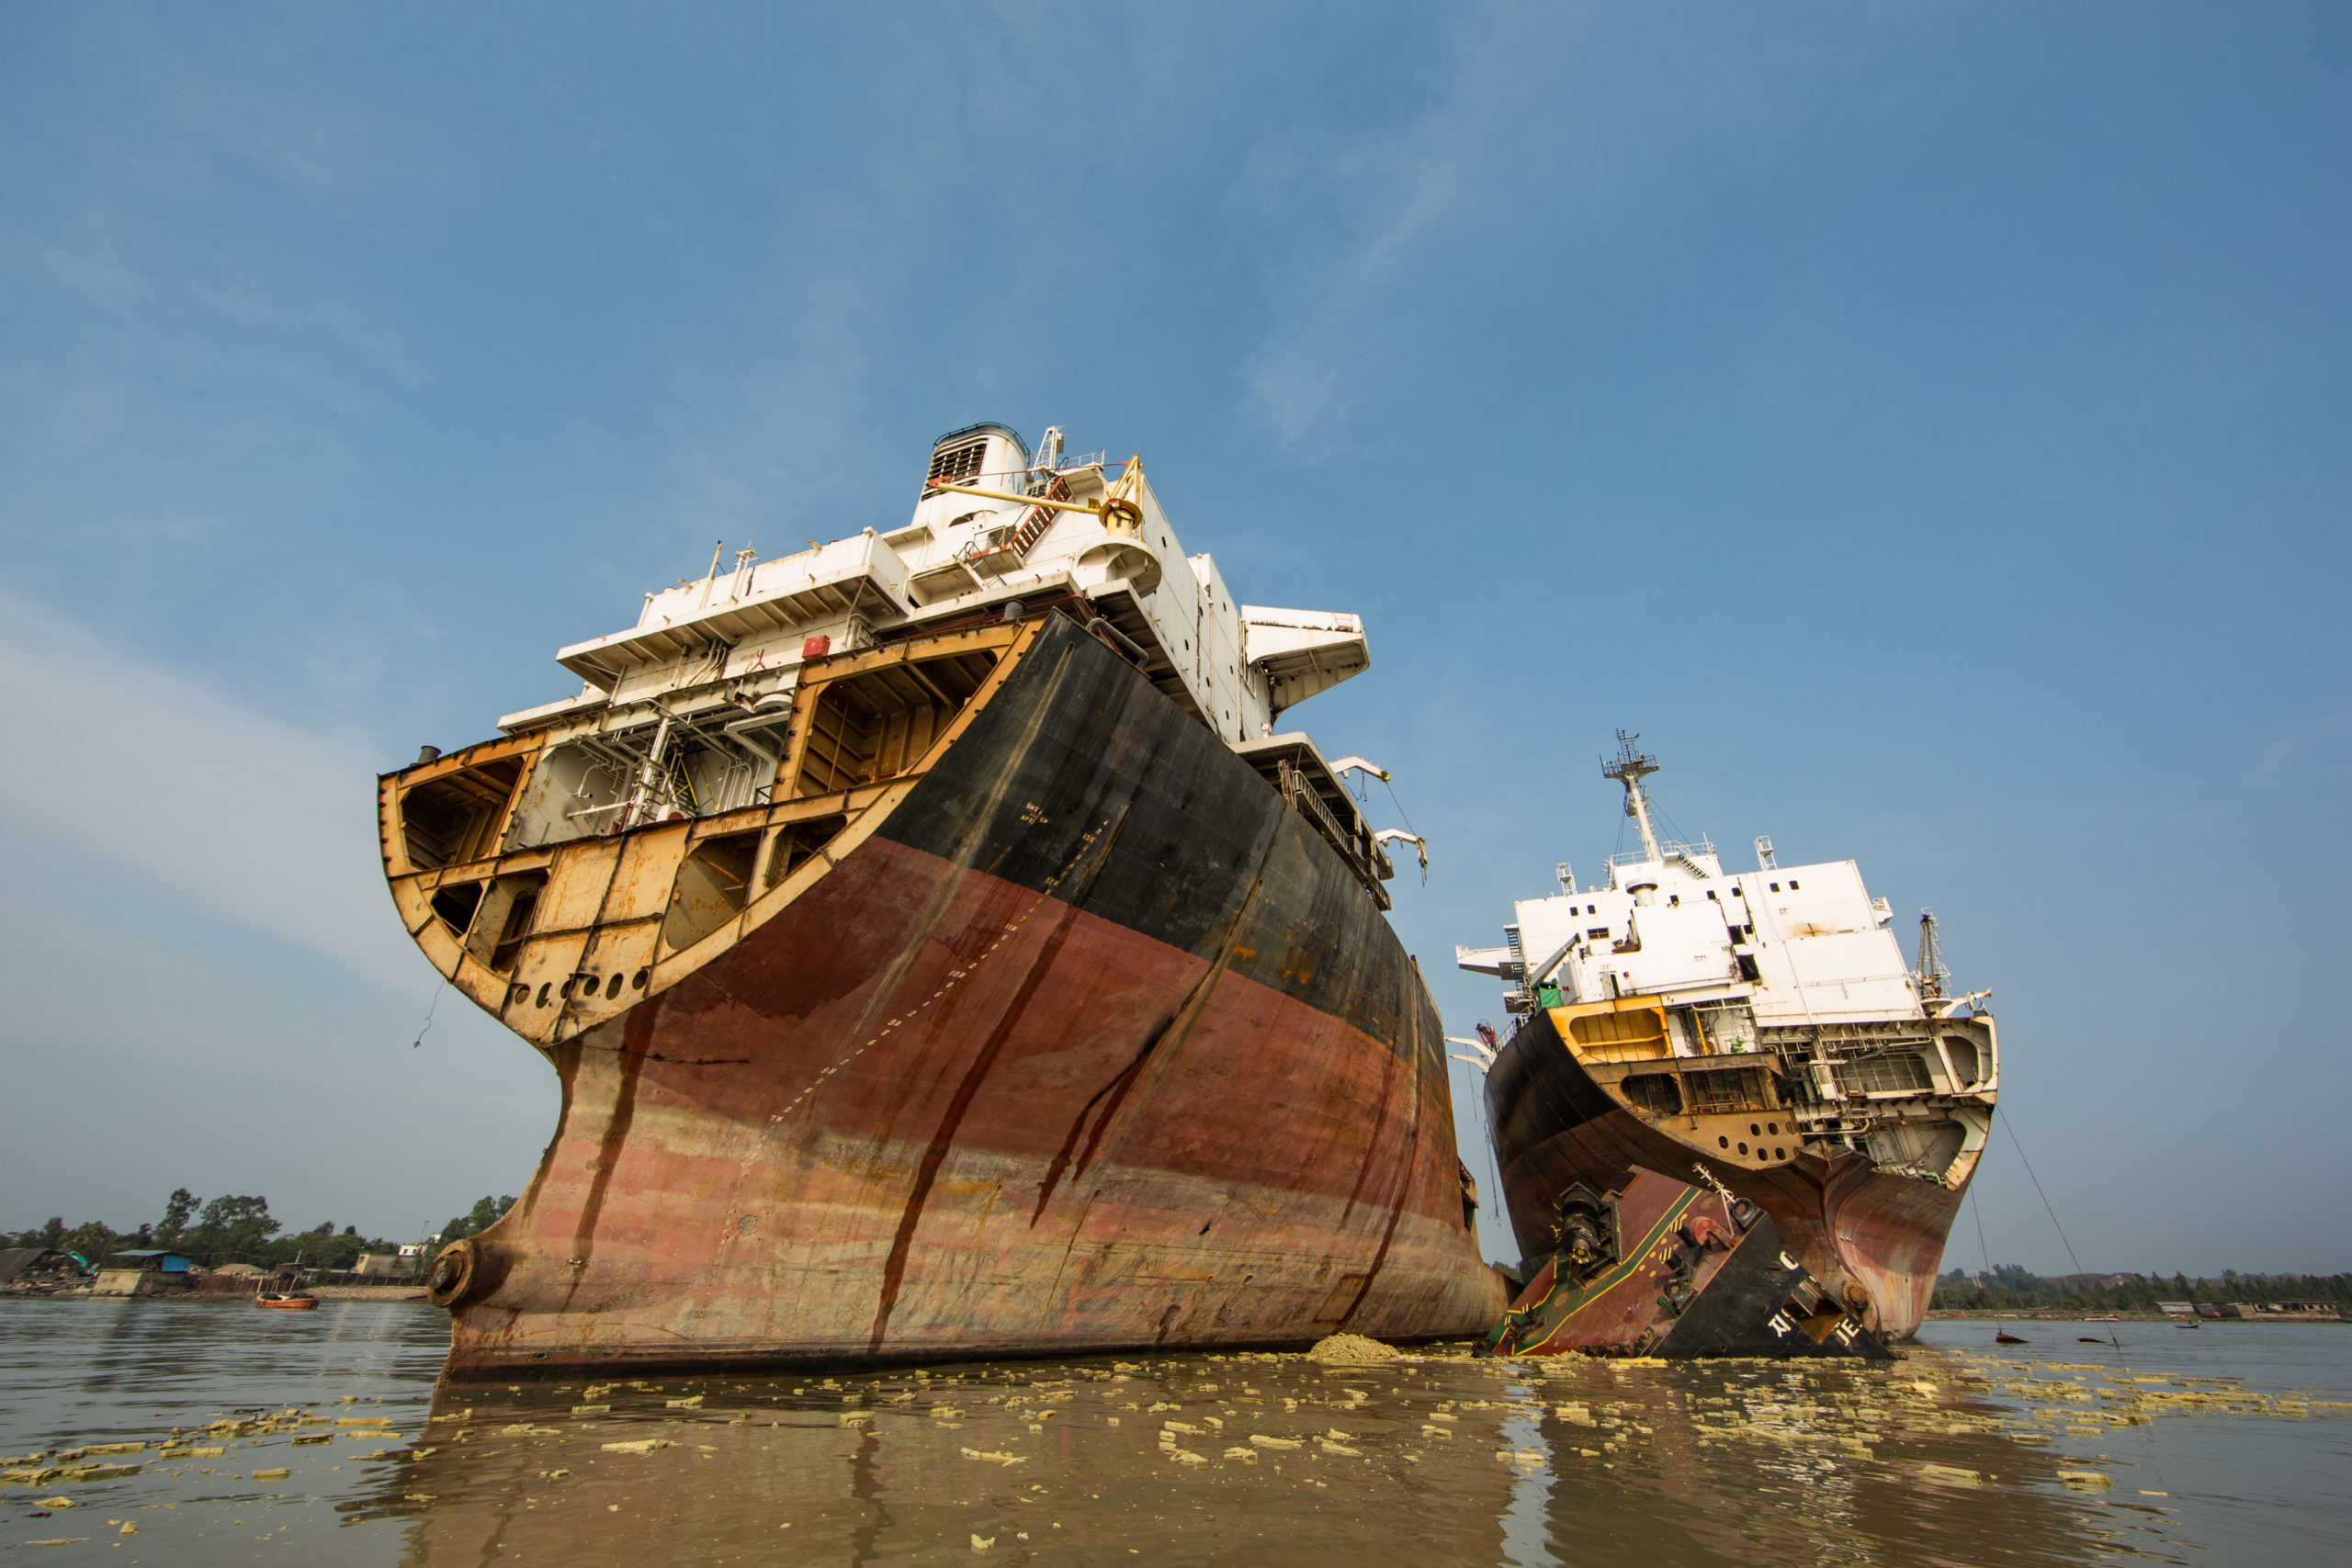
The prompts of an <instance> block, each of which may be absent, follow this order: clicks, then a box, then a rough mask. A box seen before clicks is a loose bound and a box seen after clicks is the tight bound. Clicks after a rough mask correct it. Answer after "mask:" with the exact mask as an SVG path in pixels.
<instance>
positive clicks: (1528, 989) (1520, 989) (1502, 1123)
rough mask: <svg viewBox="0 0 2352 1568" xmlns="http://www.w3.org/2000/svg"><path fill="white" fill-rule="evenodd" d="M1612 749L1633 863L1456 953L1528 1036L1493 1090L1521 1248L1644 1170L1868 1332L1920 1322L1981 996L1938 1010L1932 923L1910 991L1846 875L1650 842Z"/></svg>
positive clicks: (1973, 1161)
mask: <svg viewBox="0 0 2352 1568" xmlns="http://www.w3.org/2000/svg"><path fill="white" fill-rule="evenodd" d="M1635 739H1638V737H1634V736H1628V735H1625V734H1624V733H1623V732H1622V731H1621V732H1620V734H1619V750H1618V754H1617V756H1616V757H1615V758H1614V759H1613V760H1608V761H1604V763H1603V769H1602V771H1603V773H1605V774H1606V775H1607V776H1608V777H1610V778H1611V779H1614V780H1616V781H1618V782H1619V783H1620V784H1622V785H1623V790H1624V798H1625V815H1626V817H1627V818H1629V819H1631V820H1632V821H1633V823H1634V825H1635V827H1636V829H1637V830H1638V832H1639V836H1640V848H1639V849H1638V850H1635V851H1632V852H1627V853H1623V854H1620V855H1617V856H1614V857H1612V858H1611V861H1610V863H1609V866H1608V875H1607V877H1606V878H1605V879H1604V880H1603V881H1601V882H1599V883H1594V884H1590V885H1588V886H1581V887H1579V886H1577V880H1576V877H1575V874H1574V873H1573V872H1572V870H1571V869H1570V868H1569V867H1568V866H1566V865H1565V864H1564V865H1562V866H1561V867H1560V868H1559V879H1560V891H1559V892H1558V893H1557V894H1555V895H1554V896H1552V897H1545V898H1535V899H1528V900H1524V901H1522V902H1521V903H1520V904H1519V905H1518V906H1517V918H1516V919H1515V921H1514V922H1513V923H1512V924H1511V925H1510V926H1509V927H1507V928H1505V934H1506V937H1507V938H1508V941H1507V942H1506V944H1505V945H1504V946H1502V947H1498V948H1489V949H1484V950H1478V951H1473V950H1470V949H1466V948H1465V949H1462V950H1460V951H1459V953H1458V958H1459V961H1460V963H1461V965H1462V967H1464V968H1465V969H1470V970H1474V971H1476V972H1478V973H1482V974H1488V975H1494V976H1499V977H1500V978H1502V979H1503V980H1504V981H1505V982H1506V983H1507V984H1508V985H1509V986H1510V993H1509V996H1508V998H1507V1001H1506V1005H1507V1006H1508V1007H1509V1008H1510V1010H1511V1011H1512V1012H1513V1013H1515V1014H1519V1015H1521V1023H1520V1026H1519V1028H1518V1030H1517V1032H1515V1033H1514V1034H1513V1036H1512V1037H1511V1039H1510V1042H1509V1043H1507V1044H1505V1045H1504V1046H1503V1047H1502V1049H1501V1050H1500V1052H1499V1053H1498V1055H1496V1056H1495V1058H1494V1061H1493V1064H1492V1067H1491V1070H1490V1071H1489V1073H1488V1076H1487V1106H1488V1109H1489V1111H1491V1113H1492V1122H1493V1126H1494V1130H1495V1141H1496V1145H1497V1152H1498V1158H1499V1160H1500V1164H1501V1168H1502V1171H1503V1189H1504V1196H1505V1199H1506V1201H1507V1202H1508V1203H1509V1205H1510V1216H1511V1223H1512V1226H1513V1228H1514V1229H1515V1230H1516V1231H1517V1233H1518V1235H1519V1237H1520V1241H1521V1246H1522V1247H1527V1248H1528V1249H1529V1250H1530V1251H1532V1252H1539V1256H1540V1250H1539V1249H1541V1248H1543V1247H1546V1246H1548V1245H1549V1242H1550V1238H1551V1236H1552V1235H1553V1234H1554V1232H1555V1230H1556V1228H1557V1226H1558V1224H1559V1223H1560V1217H1559V1213H1558V1204H1559V1202H1560V1201H1561V1198H1562V1195H1563V1194H1564V1193H1566V1192H1567V1191H1568V1190H1571V1189H1573V1188H1577V1187H1582V1188H1584V1189H1586V1190H1590V1191H1594V1192H1603V1193H1606V1192H1616V1191H1620V1190H1623V1189H1624V1188H1625V1187H1626V1186H1627V1184H1628V1183H1629V1182H1630V1181H1631V1180H1632V1179H1633V1178H1634V1173H1635V1172H1636V1171H1643V1170H1646V1171H1651V1172H1655V1173H1657V1174H1658V1175H1661V1176H1666V1177H1669V1178H1672V1179H1677V1180H1681V1181H1691V1180H1693V1179H1697V1180H1700V1181H1702V1182H1714V1181H1720V1182H1721V1183H1722V1184H1723V1185H1724V1187H1725V1188H1727V1189H1728V1190H1730V1191H1731V1192H1733V1193H1735V1194H1736V1195H1737V1196H1738V1197H1740V1198H1742V1199H1746V1200H1747V1201H1752V1202H1754V1203H1755V1204H1757V1205H1758V1207H1759V1208H1761V1209H1762V1210H1763V1211H1764V1212H1765V1213H1768V1214H1770V1216H1771V1219H1772V1221H1773V1224H1775V1225H1776V1226H1777V1228H1778V1230H1779V1233H1780V1236H1781V1241H1782V1243H1783V1245H1785V1246H1786V1247H1788V1249H1789V1251H1790V1252H1791V1253H1792V1256H1793V1257H1794V1258H1795V1259H1796V1261H1797V1262H1799V1263H1801V1264H1802V1265H1803V1266H1804V1269H1807V1270H1808V1271H1809V1272H1810V1274H1811V1275H1812V1277H1813V1278H1814V1279H1815V1280H1817V1281H1819V1283H1820V1284H1821V1285H1822V1286H1823V1287H1825V1288H1826V1289H1827V1290H1828V1291H1829V1292H1831V1293H1832V1295H1833V1296H1834V1297H1835V1298H1836V1299H1837V1300H1838V1301H1839V1302H1840V1303H1843V1304H1844V1305H1845V1306H1846V1307H1848V1308H1849V1309H1850V1310H1851V1311H1853V1312H1854V1313H1856V1314H1859V1315H1860V1318H1861V1320H1862V1321H1863V1322H1864V1323H1865V1324H1866V1325H1868V1326H1870V1327H1871V1328H1872V1329H1874V1330H1876V1331H1878V1332H1880V1333H1882V1334H1883V1335H1885V1336H1887V1337H1902V1336H1907V1335H1909V1334H1910V1333H1911V1332H1912V1331H1913V1330H1915V1329H1916V1328H1917V1326H1918V1324H1919V1322H1920V1320H1921V1318H1922V1317H1923V1316H1924V1315H1925V1314H1926V1311H1927V1306H1928V1297H1929V1295H1930V1294H1931V1293H1932V1292H1933V1290H1934V1286H1935V1273H1936V1268H1937V1265H1938V1263H1939V1260H1940V1259H1941V1258H1942V1255H1943V1245H1944V1238H1945V1235H1946V1234H1947V1233H1948V1232H1949V1230H1950V1229H1951V1222H1952V1218H1953V1216H1954V1215H1955V1214H1956V1213H1958V1210H1959V1207H1960V1201H1961V1198H1962V1194H1963V1192H1964V1191H1965V1190H1966V1189H1967V1186H1968V1183H1969V1180H1970V1179H1971V1178H1972V1177H1973V1175H1974V1173H1975V1170H1976V1166H1977V1161H1978V1159H1979V1157H1980V1156H1981V1155H1982V1153H1983V1150H1984V1147H1985V1137H1986V1134H1988V1132H1989V1131H1990V1129H1991V1126H1992V1118H1993V1107H1994V1101H1995V1099H1996V1094H1997V1091H1998V1088H1999V1078H2000V1072H1999V1055H1998V1044H1997V1040H1996V1034H1995V1032H1994V1025H1993V1019H1992V1015H1991V1014H1990V1013H1989V1012H1988V1011H1986V1010H1985V1009H1984V1007H1983V1001H1984V998H1985V995H1986V994H1987V993H1985V992H1977V993H1974V994H1973V995H1969V996H1964V997H1951V996H1947V995H1946V994H1945V993H1946V988H1947V987H1946V981H1947V979H1948V976H1946V974H1945V972H1944V970H1943V966H1942V964H1941V961H1940V958H1939V955H1938V953H1937V951H1936V946H1935V928H1934V924H1933V919H1932V917H1926V918H1925V919H1924V920H1923V929H1922V942H1921V957H1920V965H1919V969H1918V971H1917V972H1916V973H1914V972H1911V971H1908V970H1906V969H1905V964H1904V959H1903V954H1902V951H1901V949H1900V947H1899V946H1898V944H1897V943H1896V942H1895V940H1894V935H1893V934H1892V933H1891V932H1890V931H1888V930H1887V929H1886V928H1887V926H1888V923H1889V922H1890V921H1891V920H1892V919H1893V917H1894V911H1893V910H1892V908H1889V906H1888V904H1887V902H1886V900H1885V899H1883V898H1872V897H1871V896H1870V894H1869V892H1868V891H1867V889H1866V888H1865V887H1864V886H1863V884H1862V880H1861V875H1860V872H1859V871H1858V870H1857V869H1856V868H1855V865H1854V863H1852V862H1851V861H1838V862H1830V863H1818V864H1813V865H1799V866H1784V865H1781V864H1780V863H1779V862H1778V860H1777V857H1776V856H1775V855H1774V853H1773V852H1772V847H1771V841H1770V840H1769V839H1758V840H1757V869H1756V870H1755V871H1753V872H1746V873H1736V874H1726V873H1725V872H1724V869H1723V866H1722V863H1721V862H1720V861H1719V859H1718V858H1717V856H1716V853H1715V849H1714V846H1713V844H1712V843H1708V842H1706V841H1704V840H1700V841H1697V842H1691V843H1681V842H1672V841H1664V840H1660V838H1659V837H1658V834H1657V830H1656V828H1655V827H1654V825H1653V822H1652V818H1651V806H1650V801H1649V796H1648V793H1647V791H1646V790H1645V788H1644V786H1643V780H1644V779H1645V777H1646V776H1647V775H1648V774H1650V773H1653V772H1655V771H1656V770H1657V763H1656V761H1654V760H1653V759H1651V758H1649V757H1647V756H1645V755H1644V754H1643V753H1641V752H1640V751H1639V750H1636V749H1635V747H1634V740H1635Z"/></svg>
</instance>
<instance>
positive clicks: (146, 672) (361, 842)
mask: <svg viewBox="0 0 2352 1568" xmlns="http://www.w3.org/2000/svg"><path fill="white" fill-rule="evenodd" d="M0 660H5V661H6V669H7V670H8V671H9V677H10V686H11V690H12V692H13V693H14V700H13V702H12V705H11V714H10V725H9V729H10V750H11V751H12V752H13V753H14V756H15V759H16V761H15V765H13V766H11V767H9V768H7V769H6V770H0V819H5V822H6V826H5V827H0V844H5V843H7V842H8V840H18V843H17V845H15V846H14V847H13V848H12V859H15V860H17V862H18V863H22V862H23V860H24V859H25V851H26V846H27V845H28V843H31V842H32V841H34V840H39V841H40V846H41V848H42V849H43V850H44V851H45V852H48V853H49V854H51V855H54V853H55V852H56V851H57V850H58V849H59V848H60V847H61V846H60V845H59V844H58V842H57V840H58V839H59V837H60V836H61V835H70V839H71V848H72V855H71V857H70V858H72V859H74V860H75V861H78V862H80V863H85V864H87V865H89V866H92V867H104V868H105V869H106V870H107V872H108V873H109V877H108V880H109V882H110V883H111V884H112V885H113V886H115V887H117V888H122V887H128V888H129V889H130V890H131V892H132V896H146V895H159V896H163V897H169V898H171V899H173V900H174V901H175V902H177V903H178V904H180V905H182V906H183V907H185V908H187V910H188V911H189V912H190V914H191V916H192V917H193V918H195V919H199V920H201V921H203V922H205V923H206V924H207V925H212V924H218V923H227V924H229V925H232V926H236V927H242V928H244V929H246V930H249V931H256V932H262V933H266V934H267V935H269V936H271V937H273V938H276V939H277V940H278V941H280V942H285V943H288V944H291V945H292V946H293V947H295V948H298V949H302V950H307V951H308V952H310V953H313V954H315V955H317V956H319V957H322V958H324V959H326V960H328V961H329V962H331V963H333V964H336V965H338V966H339V967H340V968H342V969H343V970H344V971H345V972H346V973H347V974H348V975H349V976H352V977H354V978H356V979H360V980H363V981H366V982H369V983H372V984H375V985H380V986H386V987H398V988H400V989H401V990H404V991H408V990H414V989H416V988H417V987H418V984H419V981H420V978H421V976H420V972H419V969H418V966H417V961H416V955H415V953H414V952H413V950H411V949H410V947H409V945H408V943H407V942H406V940H405V939H404V938H403V937H402V936H401V931H400V929H399V925H398V923H397V921H395V920H394V919H393V918H392V916H391V914H390V908H389V905H388V903H387V900H386V898H385V895H384V892H383V888H382V886H381V882H382V879H381V875H380V870H381V868H380V865H379V860H378V855H377V851H376V846H375V812H374V808H373V805H372V801H371V794H372V788H371V786H372V782H373V775H374V773H375V772H376V768H377V765H378V764H379V763H380V762H381V761H383V759H381V758H377V757H371V756H370V755H368V750H367V748H366V745H365V742H364V741H363V739H361V738H359V737H357V736H356V735H352V734H338V733H323V732H318V731H311V730H305V729H302V728H297V727H295V726H292V725H288V724H286V723H284V722H281V721H279V720H277V719H275V718H272V717H270V716H266V715H265V714H261V713H257V712H254V710H253V709H251V708H249V707H247V706H246V705H243V704H242V703H240V702H238V701H237V700H236V699H235V698H234V697H233V696H232V695H230V694H224V693H222V692H220V691H218V690H216V689H214V688H212V687H210V686H208V685H206V684H205V683H203V682H199V681H197V680H192V679H190V678H188V677H187V676H185V675H183V674H181V673H179V672H178V671H175V670H173V669H171V668H169V667H167V666H165V665H163V664H159V663H156V662H153V661H151V660H146V659H142V658H140V657H137V656H134V655H131V654H129V653H126V652H124V651H123V650H122V649H119V648H118V647H116V646H115V645H114V644H112V643H110V642H109V641H108V640H107V639H106V638H105V637H101V636H99V635H97V634H96V633H94V632H92V631H90V630H87V629H85V627H83V626H77V625H75V624H74V623H72V622H70V621H67V620H65V619H62V618H61V617H60V616H58V615H54V614H52V613H51V612H50V611H47V610H44V609H42V608H40V607H39V606H37V605H34V604H29V603H28V602H27V601H25V600H23V599H21V598H17V597H16V596H14V595H11V594H7V593H5V592H0ZM50 896H51V898H52V899H53V900H54V901H55V902H57V903H58V904H59V905H60V906H61V908H62V909H64V910H65V911H66V912H67V913H68V914H69V916H71V915H74V914H75V913H76V910H75V906H76V904H77V903H78V902H82V901H83V900H77V899H76V897H75V896H74V888H72V887H70V886H65V887H56V888H51V889H50ZM82 912H86V911H82Z"/></svg>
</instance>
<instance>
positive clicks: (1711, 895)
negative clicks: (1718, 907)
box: [1707, 887, 1715, 898]
mask: <svg viewBox="0 0 2352 1568" xmlns="http://www.w3.org/2000/svg"><path fill="white" fill-rule="evenodd" d="M1714 896H1715V890H1714V889H1713V888H1712V887H1710V888H1708V889H1707V897H1710V898H1712V897H1714Z"/></svg>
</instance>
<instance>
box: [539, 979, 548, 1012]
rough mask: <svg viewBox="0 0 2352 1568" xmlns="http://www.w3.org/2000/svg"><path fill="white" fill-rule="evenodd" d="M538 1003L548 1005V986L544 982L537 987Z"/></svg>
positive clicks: (542, 1005) (543, 1005)
mask: <svg viewBox="0 0 2352 1568" xmlns="http://www.w3.org/2000/svg"><path fill="white" fill-rule="evenodd" d="M539 1005H540V1006H541V1007H545V1006H547V1005H548V986H547V985H546V984H545V983H542V984H541V985H540V987H539Z"/></svg>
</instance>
